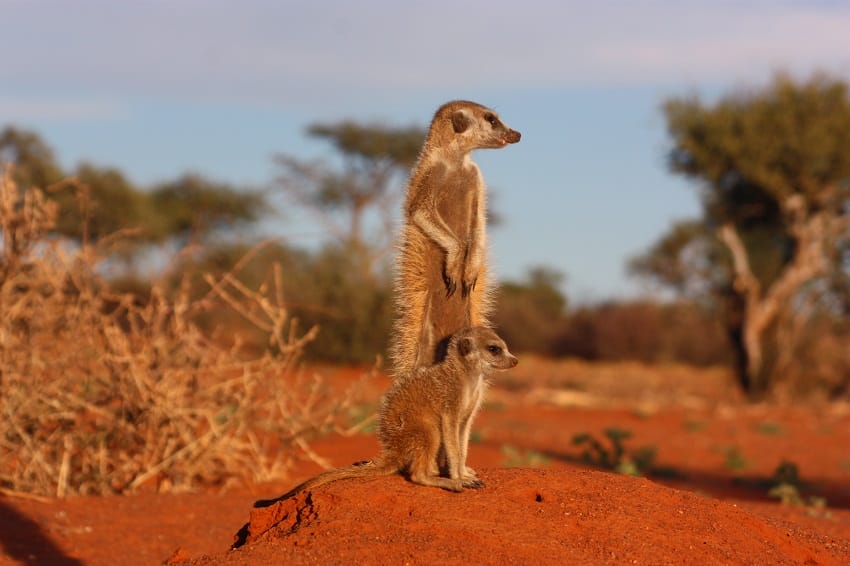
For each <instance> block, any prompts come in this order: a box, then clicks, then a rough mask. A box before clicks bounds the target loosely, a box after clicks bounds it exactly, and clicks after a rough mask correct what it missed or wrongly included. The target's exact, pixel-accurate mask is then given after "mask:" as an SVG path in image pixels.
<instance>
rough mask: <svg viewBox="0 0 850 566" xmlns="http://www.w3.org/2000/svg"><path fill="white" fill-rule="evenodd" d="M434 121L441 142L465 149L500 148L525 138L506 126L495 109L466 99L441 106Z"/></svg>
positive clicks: (444, 144) (433, 125)
mask: <svg viewBox="0 0 850 566" xmlns="http://www.w3.org/2000/svg"><path fill="white" fill-rule="evenodd" d="M431 124H432V125H431V128H432V130H433V129H437V130H438V132H437V134H438V138H439V143H440V145H443V146H445V147H448V146H449V145H456V146H457V147H458V148H459V149H461V150H462V151H472V150H473V149H499V148H502V147H505V146H506V145H508V144H512V143H517V142H518V141H519V140H520V138H521V137H522V134H520V133H519V132H518V131H516V130H512V129H511V128H509V127H508V126H506V125H505V123H504V122H502V120H501V119H500V118H499V115H498V114H496V112H494V111H493V110H491V109H489V108H487V107H486V106H482V105H481V104H477V103H475V102H469V101H466V100H455V101H453V102H448V103H446V104H444V105H443V106H441V107H440V109H439V110H437V113H436V114H435V115H434V120H433V122H432V123H431Z"/></svg>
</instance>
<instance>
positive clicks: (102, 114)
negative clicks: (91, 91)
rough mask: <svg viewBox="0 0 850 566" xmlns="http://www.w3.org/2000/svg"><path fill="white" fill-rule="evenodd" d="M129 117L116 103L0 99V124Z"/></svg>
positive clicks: (84, 100)
mask: <svg viewBox="0 0 850 566" xmlns="http://www.w3.org/2000/svg"><path fill="white" fill-rule="evenodd" d="M128 114H129V112H128V111H127V109H126V108H125V107H124V106H123V105H122V104H120V103H119V102H118V101H116V100H102V99H94V100H93V99H74V98H44V97H16V96H0V124H5V123H20V122H26V123H32V122H39V121H45V120H50V121H83V120H117V119H121V118H124V117H126V116H127V115H128Z"/></svg>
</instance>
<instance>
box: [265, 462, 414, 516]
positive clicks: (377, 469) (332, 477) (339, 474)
mask: <svg viewBox="0 0 850 566" xmlns="http://www.w3.org/2000/svg"><path fill="white" fill-rule="evenodd" d="M397 471H398V468H397V467H396V466H393V465H391V464H386V463H384V462H382V461H380V460H371V461H369V462H363V463H358V464H354V465H353V466H347V467H345V468H338V469H336V470H329V471H327V472H325V473H323V474H319V475H318V476H315V477H312V478H310V479H308V480H306V481H304V482H302V483H300V484H298V485H296V486H295V487H293V488H292V489H290V490H289V491H287V492H286V493H284V494H283V495H281V496H279V497H275V498H274V499H261V500H259V501H256V502H254V507H269V506H271V505H273V504H275V503H277V502H278V501H284V500H285V499H289V498H290V497H293V496H294V495H297V494H299V493H301V492H302V491H307V490H310V489H313V488H316V487H319V486H320V485H325V484H326V483H331V482H334V481H337V480H343V479H349V478H369V477H380V476H390V475H392V474H394V473H396V472H397Z"/></svg>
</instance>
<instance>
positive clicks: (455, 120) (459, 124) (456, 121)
mask: <svg viewBox="0 0 850 566" xmlns="http://www.w3.org/2000/svg"><path fill="white" fill-rule="evenodd" d="M471 124H472V120H470V119H469V116H467V115H466V113H465V112H463V111H461V110H458V111H457V112H454V113H453V114H452V128H454V131H455V133H456V134H462V133H463V132H465V131H466V130H467V128H469V126H470V125H471Z"/></svg>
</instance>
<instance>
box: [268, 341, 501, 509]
mask: <svg viewBox="0 0 850 566" xmlns="http://www.w3.org/2000/svg"><path fill="white" fill-rule="evenodd" d="M516 364H517V359H516V358H515V357H514V356H513V355H512V354H511V353H510V352H509V351H508V348H507V346H506V345H505V342H504V341H503V340H502V339H501V338H499V336H497V335H496V333H494V332H493V331H492V330H490V329H488V328H482V327H474V328H464V329H461V330H460V331H459V332H457V333H456V334H455V335H454V336H453V337H452V339H451V340H450V341H449V347H448V351H447V354H446V357H445V359H444V360H443V361H442V362H440V363H438V364H434V365H433V366H431V367H427V368H420V369H417V370H414V371H413V372H411V373H410V374H409V375H406V376H403V377H401V378H399V379H397V380H396V381H395V382H394V383H393V385H392V387H391V388H390V390H389V391H388V392H387V393H386V395H384V397H383V399H382V401H381V407H380V409H379V410H378V419H377V423H378V427H377V428H378V430H377V435H378V440H379V442H380V444H381V452H380V455H379V456H378V457H377V458H376V459H374V460H372V461H369V462H365V463H359V464H355V465H353V466H349V467H346V468H339V469H337V470H331V471H328V472H325V473H323V474H319V475H318V476H315V477H313V478H311V479H309V480H307V481H305V482H303V483H301V484H299V485H297V486H296V487H294V488H292V489H291V490H290V491H288V492H286V493H285V494H283V495H281V496H280V497H278V498H276V499H272V500H264V501H258V502H256V503H255V504H254V506H255V507H267V506H269V505H271V504H273V503H274V502H276V501H281V500H283V499H287V498H289V497H292V496H293V495H296V494H298V493H300V492H302V491H304V490H307V489H312V488H315V487H318V486H320V485H323V484H326V483H329V482H332V481H336V480H340V479H345V478H365V477H377V476H386V475H391V474H395V473H401V474H403V475H405V476H407V477H408V479H409V480H410V481H411V482H413V483H416V484H419V485H425V486H433V487H440V488H443V489H446V490H449V491H458V492H459V491H462V490H463V488H464V487H470V488H478V487H481V486H482V485H483V484H482V483H481V481H480V480H479V479H478V478H477V476H476V475H475V472H474V471H472V470H471V469H470V468H468V467H467V466H466V454H467V446H468V443H469V431H470V429H471V427H472V421H473V419H474V418H475V415H476V413H477V412H478V409H479V408H480V406H481V401H482V399H483V397H484V393H485V391H486V389H487V383H488V382H487V380H488V378H489V377H490V375H491V374H492V373H493V372H494V371H496V370H505V369H509V368H512V367H514V366H515V365H516ZM438 457H440V458H442V459H444V461H445V468H446V470H445V472H446V475H447V476H448V477H444V476H441V475H440V470H439V469H438V465H437V461H438Z"/></svg>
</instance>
